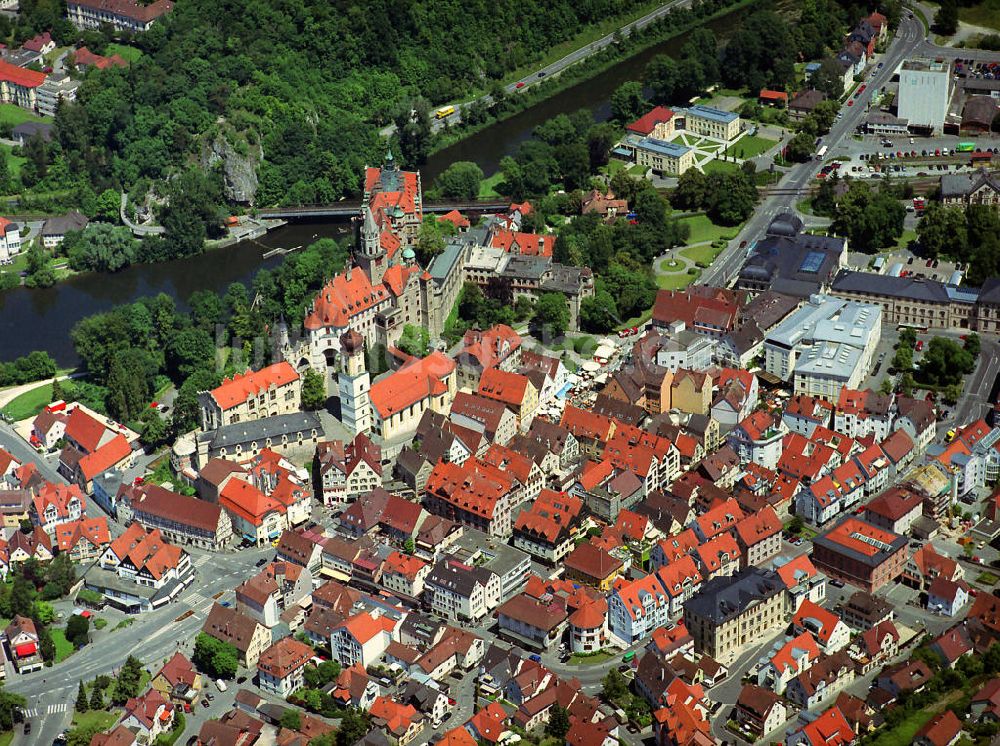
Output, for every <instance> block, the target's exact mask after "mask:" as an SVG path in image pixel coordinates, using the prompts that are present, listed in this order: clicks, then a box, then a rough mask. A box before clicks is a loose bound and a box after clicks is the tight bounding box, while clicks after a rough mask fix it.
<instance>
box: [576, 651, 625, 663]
mask: <svg viewBox="0 0 1000 746" xmlns="http://www.w3.org/2000/svg"><path fill="white" fill-rule="evenodd" d="M614 657H615V656H613V655H611V653H604V652H601V653H595V654H594V655H574V656H573V657H571V658H570V659H569V664H570V665H571V666H594V665H597V664H598V663H604V662H605V661H609V660H611V659H612V658H614Z"/></svg>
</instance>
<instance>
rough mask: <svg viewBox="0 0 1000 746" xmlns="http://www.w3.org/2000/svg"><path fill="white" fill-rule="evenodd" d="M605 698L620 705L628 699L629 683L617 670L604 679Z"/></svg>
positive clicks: (614, 669) (612, 670) (610, 672)
mask: <svg viewBox="0 0 1000 746" xmlns="http://www.w3.org/2000/svg"><path fill="white" fill-rule="evenodd" d="M602 684H603V696H604V699H605V700H606V701H607V702H611V703H612V704H618V703H620V702H622V701H624V700H625V699H627V698H628V696H629V692H628V681H626V680H625V677H624V676H622V674H621V672H620V671H618V669H617V668H612V669H611V670H610V671H608V672H607V674H605V676H604V679H603V682H602Z"/></svg>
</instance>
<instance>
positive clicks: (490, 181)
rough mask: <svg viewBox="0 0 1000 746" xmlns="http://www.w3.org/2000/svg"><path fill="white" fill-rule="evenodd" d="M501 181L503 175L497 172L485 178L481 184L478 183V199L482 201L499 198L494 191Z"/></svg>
mask: <svg viewBox="0 0 1000 746" xmlns="http://www.w3.org/2000/svg"><path fill="white" fill-rule="evenodd" d="M501 181H503V173H502V172H501V171H497V172H496V173H495V174H493V175H492V176H487V177H486V178H485V179H483V180H482V181H481V182H479V197H480V199H484V198H487V197H499V196H500V195H499V194H498V193H497V191H496V185H497V184H499V183H500V182H501Z"/></svg>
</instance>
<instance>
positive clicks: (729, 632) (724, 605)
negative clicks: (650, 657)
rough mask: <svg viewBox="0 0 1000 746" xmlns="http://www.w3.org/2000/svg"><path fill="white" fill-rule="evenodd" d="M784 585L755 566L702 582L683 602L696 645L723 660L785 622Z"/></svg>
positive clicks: (769, 573) (686, 619) (700, 649)
mask: <svg viewBox="0 0 1000 746" xmlns="http://www.w3.org/2000/svg"><path fill="white" fill-rule="evenodd" d="M784 591H785V586H784V584H783V583H782V582H781V579H780V578H779V577H778V576H777V575H776V574H774V573H773V572H767V571H764V570H761V569H759V568H756V567H750V568H747V569H746V570H741V571H740V572H738V573H736V574H735V575H733V576H720V577H717V578H713V579H712V580H709V581H708V582H707V583H705V584H704V585H702V587H701V590H700V591H699V592H698V593H696V594H695V595H694V596H693V597H692V598H691V599H690V600H689V601H688V602H687V603H686V604H685V605H684V624H685V626H686V627H687V628H688V631H689V632H690V633H691V636H692V637H693V638H694V643H695V648H696V649H697V650H699V651H700V652H702V653H705V654H706V655H710V656H712V657H713V658H715V659H716V660H723V659H725V658H726V657H728V656H729V655H731V654H732V653H733V652H734V651H735V650H736V649H737V648H739V647H741V646H742V645H746V644H748V643H752V642H754V641H756V640H758V639H759V638H761V637H763V636H764V635H765V634H767V633H768V632H769V631H771V630H772V629H775V628H776V627H779V626H781V625H783V624H784V623H785V594H784Z"/></svg>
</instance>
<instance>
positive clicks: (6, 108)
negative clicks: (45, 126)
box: [0, 104, 52, 127]
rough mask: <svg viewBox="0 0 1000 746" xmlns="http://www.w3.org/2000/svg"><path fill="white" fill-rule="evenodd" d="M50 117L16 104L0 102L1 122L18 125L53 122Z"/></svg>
mask: <svg viewBox="0 0 1000 746" xmlns="http://www.w3.org/2000/svg"><path fill="white" fill-rule="evenodd" d="M51 121H52V119H51V118H50V117H39V116H35V115H34V114H32V113H31V112H30V111H28V110H27V109H22V108H21V107H20V106H17V105H16V104H0V123H3V124H9V125H11V126H13V127H16V126H17V125H19V124H24V123H25V122H51Z"/></svg>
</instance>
